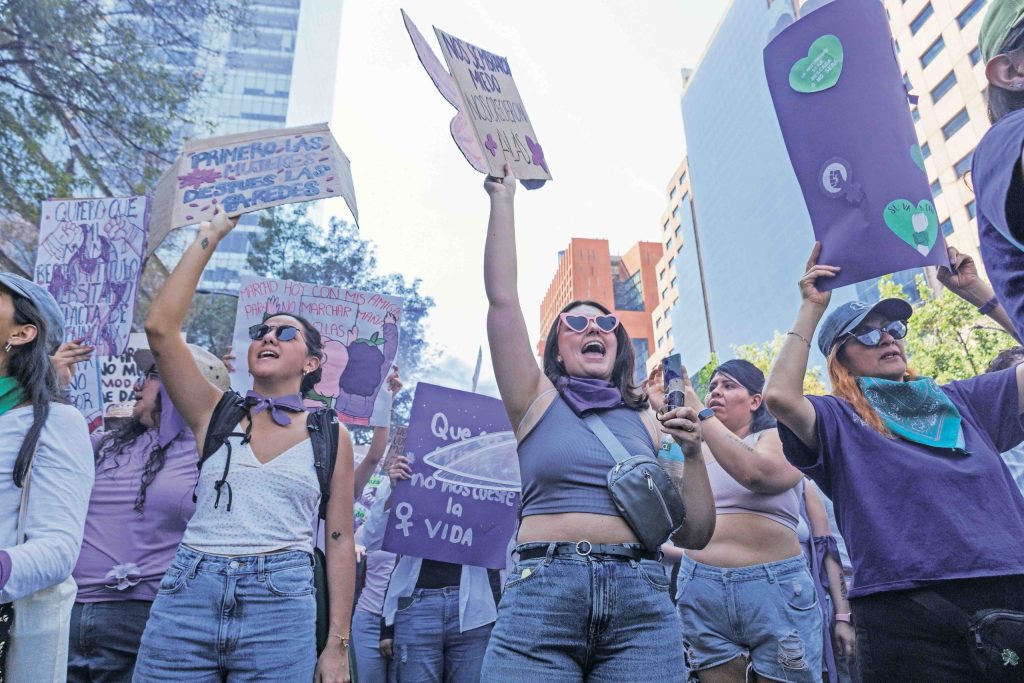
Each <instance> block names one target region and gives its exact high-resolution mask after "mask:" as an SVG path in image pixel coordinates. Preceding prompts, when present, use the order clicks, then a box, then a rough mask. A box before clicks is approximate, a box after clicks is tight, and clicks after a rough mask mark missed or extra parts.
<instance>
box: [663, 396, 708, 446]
mask: <svg viewBox="0 0 1024 683" xmlns="http://www.w3.org/2000/svg"><path fill="white" fill-rule="evenodd" d="M658 420H659V421H660V422H661V431H663V432H664V433H666V434H668V435H669V436H671V437H672V438H673V439H675V441H676V443H677V444H679V447H680V448H681V449H682V450H683V455H685V456H687V457H695V456H699V455H700V452H701V451H700V444H701V431H700V420H698V419H697V411H696V410H694V409H693V408H688V407H686V406H682V407H680V408H673V409H672V410H666V411H664V412H661V413H658Z"/></svg>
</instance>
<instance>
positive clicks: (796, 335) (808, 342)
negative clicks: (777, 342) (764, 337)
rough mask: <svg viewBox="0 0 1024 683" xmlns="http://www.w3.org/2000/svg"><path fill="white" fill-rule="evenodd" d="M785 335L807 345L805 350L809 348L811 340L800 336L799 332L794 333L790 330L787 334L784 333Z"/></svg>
mask: <svg viewBox="0 0 1024 683" xmlns="http://www.w3.org/2000/svg"><path fill="white" fill-rule="evenodd" d="M786 335H787V336H788V335H793V336H794V337H796V338H797V339H799V340H800V341H802V342H803V343H804V344H807V348H811V340H810V339H808V338H807V337H805V336H804V335H802V334H800V333H799V332H794V331H792V330H790V331H789V332H787V333H786Z"/></svg>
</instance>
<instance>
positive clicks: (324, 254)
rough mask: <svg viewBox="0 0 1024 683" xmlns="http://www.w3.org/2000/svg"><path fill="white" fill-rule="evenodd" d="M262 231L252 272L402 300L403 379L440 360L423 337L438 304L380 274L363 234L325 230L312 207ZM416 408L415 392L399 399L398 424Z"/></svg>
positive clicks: (349, 228)
mask: <svg viewBox="0 0 1024 683" xmlns="http://www.w3.org/2000/svg"><path fill="white" fill-rule="evenodd" d="M260 227H261V228H262V229H263V234H262V236H261V237H259V238H257V239H256V240H254V242H253V243H252V245H251V249H250V251H249V266H250V267H251V268H252V269H253V270H254V271H256V273H258V274H260V275H262V276H265V277H274V278H281V279H287V280H298V281H300V282H310V283H314V284H323V285H342V286H344V287H346V288H349V289H361V290H366V291H373V292H381V293H383V294H388V295H391V296H400V297H403V298H404V300H405V302H404V304H403V306H402V320H401V323H400V325H399V329H400V334H401V342H400V343H399V348H398V357H397V363H398V365H399V367H400V368H401V373H402V376H403V377H405V378H407V379H408V378H409V377H411V376H412V375H413V374H414V373H415V372H416V370H417V369H418V368H421V367H424V366H425V365H426V364H427V363H429V362H432V361H433V360H435V354H434V352H433V350H432V349H431V348H430V346H429V344H428V343H427V340H426V338H425V337H424V336H423V322H424V319H425V318H426V317H427V314H428V313H429V312H430V309H431V308H433V307H434V300H433V298H431V297H429V296H425V295H424V294H422V293H421V292H420V286H421V284H422V281H421V280H420V279H419V278H415V279H414V280H412V282H407V281H406V278H405V276H404V275H402V274H400V273H387V274H381V273H379V272H378V270H377V255H376V246H375V245H374V244H373V243H372V242H369V241H367V240H364V239H362V238H361V237H360V236H359V232H358V228H356V227H355V226H353V225H350V224H348V223H346V222H345V221H342V220H339V219H337V218H331V219H330V222H329V224H328V227H327V229H326V230H325V229H323V228H321V227H320V226H318V225H317V224H316V223H314V222H313V221H312V220H310V218H309V217H308V215H307V207H306V206H305V205H301V204H299V205H291V206H287V207H277V208H275V209H271V210H270V211H266V212H264V213H263V214H262V215H261V216H260ZM411 406H412V396H411V392H408V391H404V392H401V393H400V394H399V395H398V396H397V397H395V404H394V412H395V415H396V419H398V420H399V421H405V420H406V419H407V418H408V414H409V409H410V408H411ZM360 436H361V437H362V435H360Z"/></svg>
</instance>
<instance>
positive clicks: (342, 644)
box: [327, 633, 349, 650]
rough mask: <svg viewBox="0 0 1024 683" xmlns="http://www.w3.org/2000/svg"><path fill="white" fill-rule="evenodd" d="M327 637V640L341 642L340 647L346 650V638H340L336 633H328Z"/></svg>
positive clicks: (347, 639)
mask: <svg viewBox="0 0 1024 683" xmlns="http://www.w3.org/2000/svg"><path fill="white" fill-rule="evenodd" d="M327 637H328V638H337V639H338V640H340V641H341V647H342V648H344V649H346V650H347V649H348V644H349V638H348V636H341V635H338V634H337V633H328V634H327Z"/></svg>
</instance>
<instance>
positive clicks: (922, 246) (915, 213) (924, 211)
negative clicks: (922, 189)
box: [882, 199, 939, 256]
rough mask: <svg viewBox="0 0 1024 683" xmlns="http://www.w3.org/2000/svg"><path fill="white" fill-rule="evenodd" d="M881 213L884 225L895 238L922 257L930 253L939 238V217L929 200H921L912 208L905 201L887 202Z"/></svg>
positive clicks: (910, 204) (907, 201)
mask: <svg viewBox="0 0 1024 683" xmlns="http://www.w3.org/2000/svg"><path fill="white" fill-rule="evenodd" d="M882 213H883V215H884V217H885V224H886V225H887V226H889V229H890V230H892V231H893V233H894V234H895V235H896V236H897V237H899V238H900V239H901V240H903V241H904V242H906V243H907V244H909V245H910V246H912V247H913V248H914V249H916V250H917V251H918V252H919V253H920V254H921V255H922V256H927V255H928V253H929V252H931V250H932V247H934V246H935V241H936V240H937V239H938V238H939V217H938V215H937V214H936V213H935V206H934V205H933V204H932V203H931V202H930V201H929V200H927V199H922V200H921V201H919V202H918V203H917V206H914V203H913V202H911V201H909V200H907V199H896V200H893V201H891V202H889V204H888V205H887V206H886V207H885V211H883V212H882Z"/></svg>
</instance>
